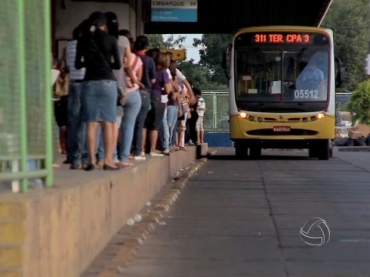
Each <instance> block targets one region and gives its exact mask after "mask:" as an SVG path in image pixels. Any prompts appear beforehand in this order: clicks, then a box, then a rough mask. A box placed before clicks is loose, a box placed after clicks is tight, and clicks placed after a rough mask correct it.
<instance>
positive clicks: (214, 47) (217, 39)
mask: <svg viewBox="0 0 370 277" xmlns="http://www.w3.org/2000/svg"><path fill="white" fill-rule="evenodd" d="M231 41H232V36H231V35H225V34H204V35H203V36H202V38H201V39H194V43H193V46H197V47H199V46H200V47H201V48H202V49H201V50H199V54H200V61H199V64H200V65H202V66H204V67H206V68H208V69H209V70H210V72H211V75H210V77H211V78H210V81H211V83H213V84H214V86H215V87H219V88H226V87H227V83H228V80H227V79H226V77H225V73H224V70H223V69H222V56H223V53H224V52H225V50H226V48H227V46H228V45H229V44H230V43H231Z"/></svg>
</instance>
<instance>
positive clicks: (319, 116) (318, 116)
mask: <svg viewBox="0 0 370 277" xmlns="http://www.w3.org/2000/svg"><path fill="white" fill-rule="evenodd" d="M324 116H325V114H323V113H319V114H318V115H316V117H317V119H321V118H324Z"/></svg>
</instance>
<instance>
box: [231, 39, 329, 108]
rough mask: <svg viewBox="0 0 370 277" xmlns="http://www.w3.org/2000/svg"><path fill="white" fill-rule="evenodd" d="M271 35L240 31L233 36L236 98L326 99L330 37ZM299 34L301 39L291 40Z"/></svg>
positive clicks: (245, 100)
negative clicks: (239, 33) (234, 38)
mask: <svg viewBox="0 0 370 277" xmlns="http://www.w3.org/2000/svg"><path fill="white" fill-rule="evenodd" d="M273 35H274V36H275V37H273V36H272V35H271V34H265V35H264V34H258V35H257V34H242V35H240V36H239V37H237V38H236V40H235V56H234V58H235V60H234V61H235V75H234V76H235V93H236V100H237V101H238V102H259V103H265V104H267V103H268V102H271V103H291V104H292V103H301V104H302V103H303V104H305V103H306V104H309V103H320V102H321V103H326V102H327V101H328V99H329V97H328V92H329V86H328V84H329V81H330V80H329V71H330V70H329V65H330V47H329V39H328V38H327V37H326V36H325V35H322V34H310V35H305V34H294V35H293V34H290V35H291V37H290V40H291V41H289V35H287V34H280V35H279V34H273ZM299 35H300V36H301V39H300V40H298V41H297V40H296V41H294V40H293V37H297V36H299ZM305 37H307V43H305V41H304V39H305ZM269 38H271V39H270V40H269ZM261 40H262V42H261Z"/></svg>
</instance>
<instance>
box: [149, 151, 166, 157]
mask: <svg viewBox="0 0 370 277" xmlns="http://www.w3.org/2000/svg"><path fill="white" fill-rule="evenodd" d="M150 156H151V157H163V154H159V153H156V152H150Z"/></svg>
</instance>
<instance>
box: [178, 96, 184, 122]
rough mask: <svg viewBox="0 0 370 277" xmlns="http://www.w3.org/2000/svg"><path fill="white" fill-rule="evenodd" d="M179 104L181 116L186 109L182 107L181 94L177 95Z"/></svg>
mask: <svg viewBox="0 0 370 277" xmlns="http://www.w3.org/2000/svg"><path fill="white" fill-rule="evenodd" d="M177 106H178V107H179V117H181V116H183V114H184V111H183V109H182V103H181V95H180V94H179V95H178V97H177Z"/></svg>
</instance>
